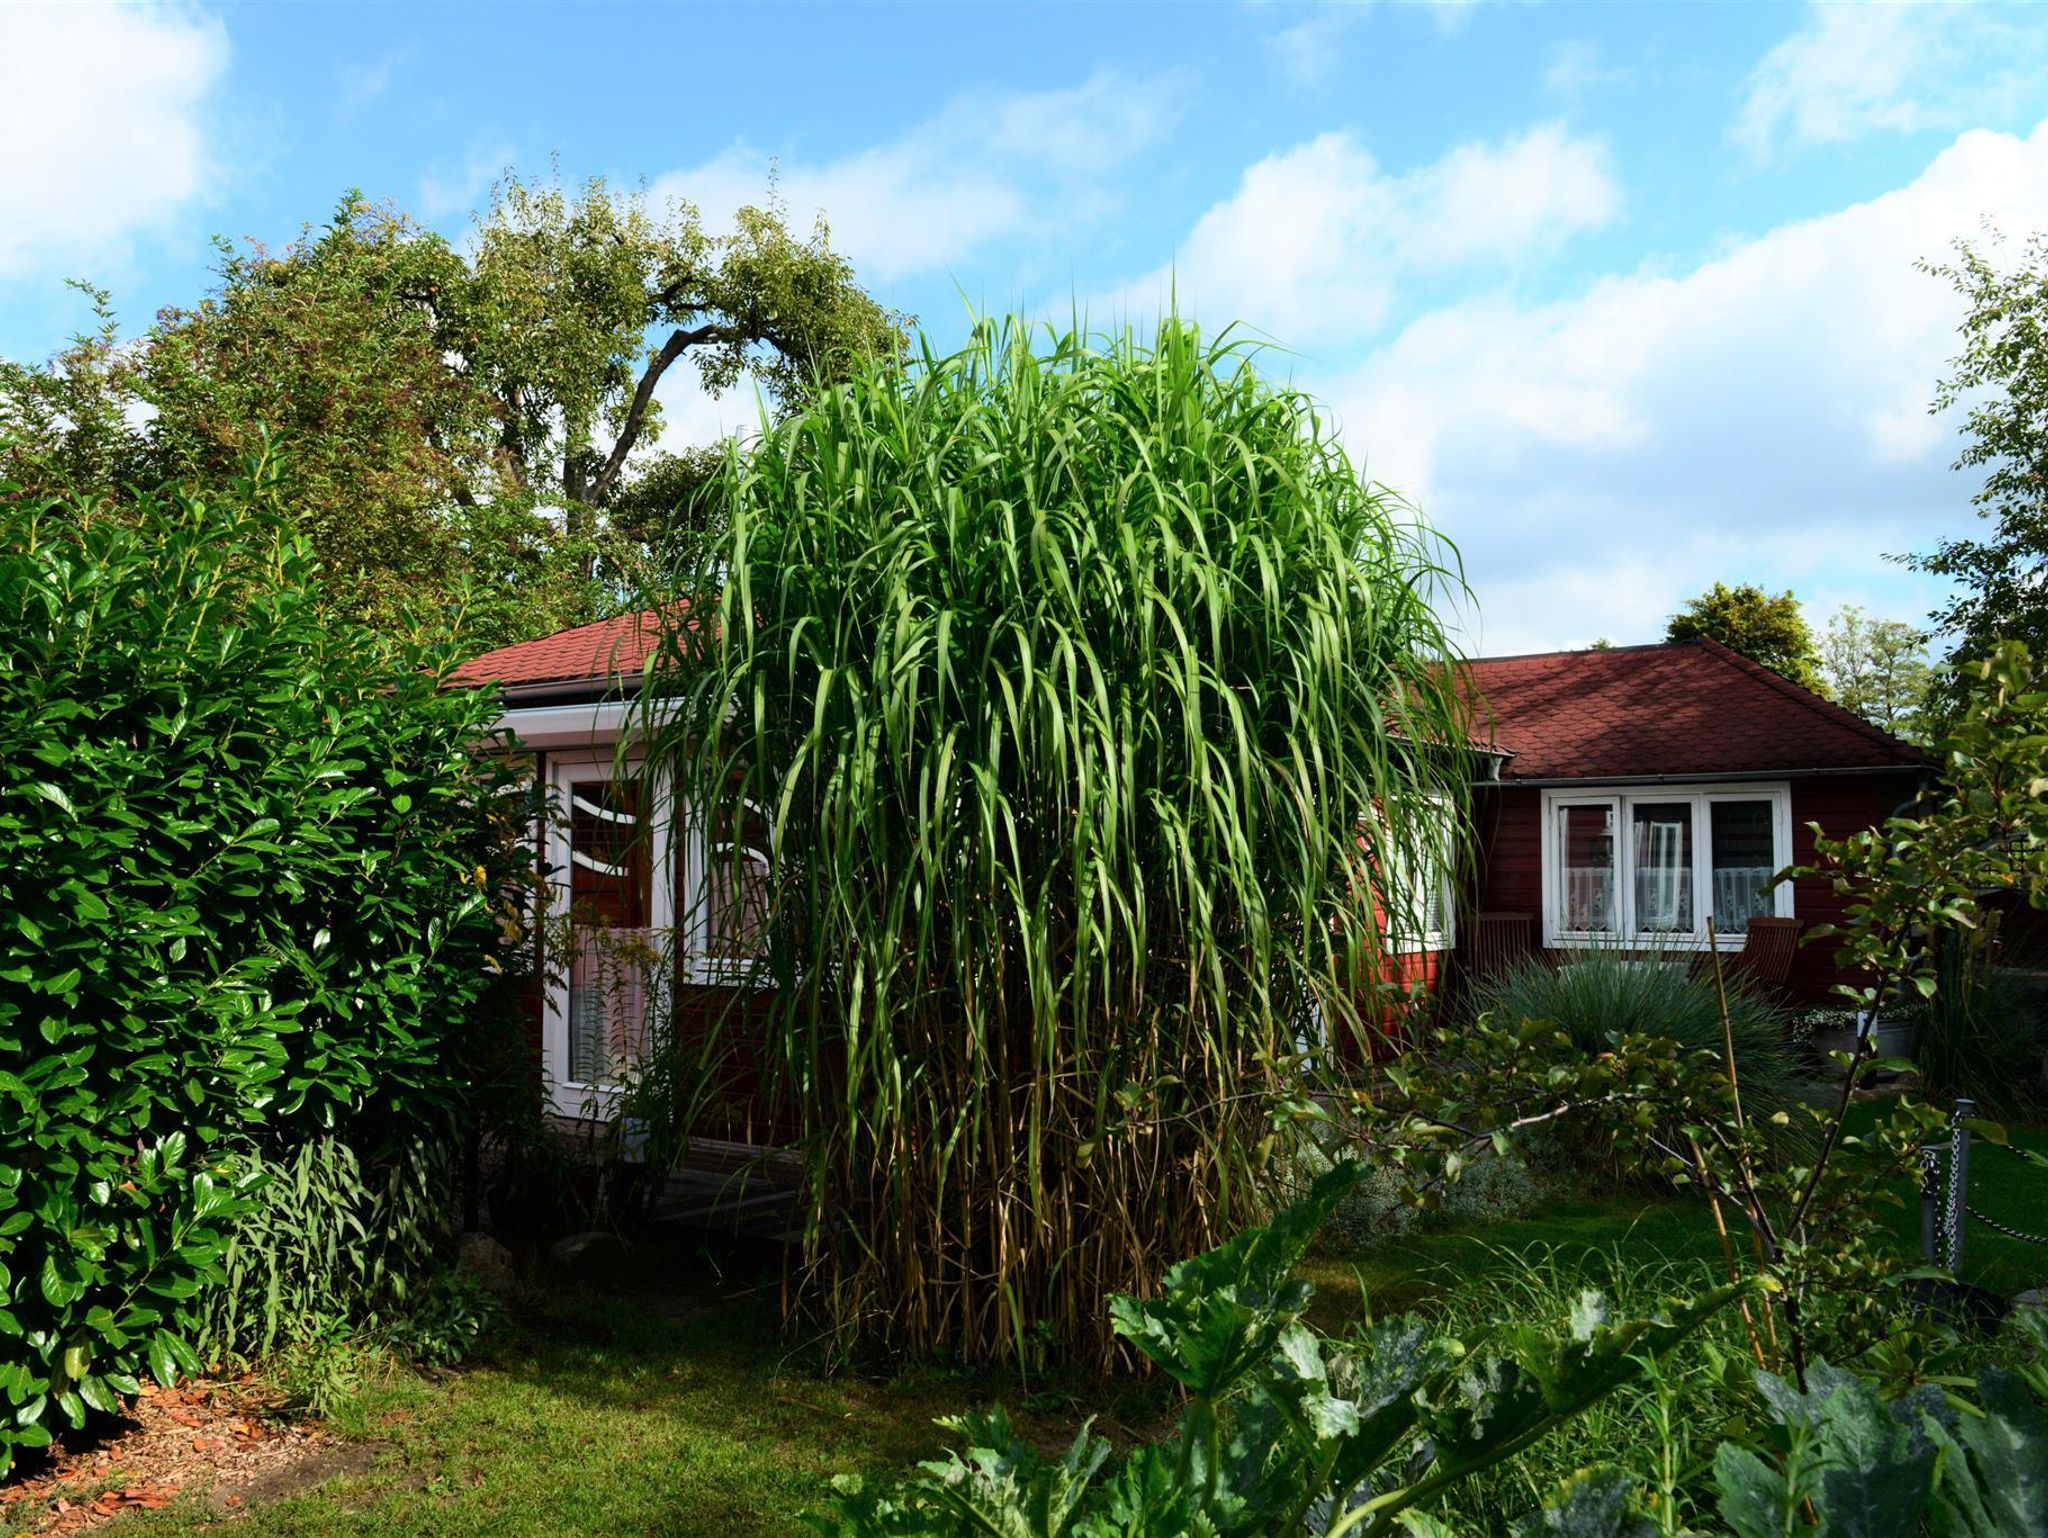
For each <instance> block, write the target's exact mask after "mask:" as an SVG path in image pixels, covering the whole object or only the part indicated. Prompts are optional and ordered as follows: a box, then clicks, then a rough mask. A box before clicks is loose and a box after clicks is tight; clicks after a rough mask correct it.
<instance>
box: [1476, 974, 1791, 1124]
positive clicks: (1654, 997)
mask: <svg viewBox="0 0 2048 1538" xmlns="http://www.w3.org/2000/svg"><path fill="white" fill-rule="evenodd" d="M1690 960H1691V957H1690V956H1674V957H1638V956H1631V955H1629V954H1628V953H1626V952H1623V951H1619V950H1590V951H1586V952H1583V953H1581V954H1578V955H1574V956H1573V957H1572V958H1571V959H1570V960H1568V961H1566V962H1564V963H1563V964H1562V965H1560V966H1552V965H1551V964H1550V963H1549V962H1548V961H1546V960H1544V959H1543V958H1542V957H1531V958H1529V959H1528V960H1526V961H1523V962H1522V963H1520V964H1519V965H1517V966H1515V967H1513V968H1511V969H1509V970H1508V971H1507V972H1505V973H1503V974H1501V975H1500V976H1499V977H1497V978H1495V979H1493V980H1492V981H1490V982H1488V983H1485V984H1483V985H1482V986H1481V987H1480V988H1479V990H1478V992H1477V996H1476V998H1475V1000H1474V1004H1475V1006H1476V1007H1477V1008H1478V1009H1480V1010H1482V1011H1484V1012H1486V1013H1489V1014H1492V1015H1493V1016H1495V1017H1496V1018H1498V1019H1501V1020H1504V1021H1511V1022H1512V1021H1522V1020H1543V1021H1548V1022H1549V1023H1550V1024H1552V1025H1554V1026H1556V1027H1557V1028H1558V1029H1559V1030H1561V1031H1563V1032H1564V1033H1565V1035H1566V1036H1568V1037H1569V1038H1570V1039H1571V1042H1572V1044H1573V1045H1574V1046H1576V1047H1578V1048H1579V1049H1580V1050H1581V1051H1583V1052H1585V1053H1586V1054H1587V1055H1588V1056H1597V1055H1598V1054H1599V1053H1602V1052H1605V1051H1607V1050H1609V1048H1610V1047H1611V1046H1612V1045H1613V1044H1614V1042H1616V1041H1617V1040H1619V1039H1620V1038H1622V1037H1624V1036H1632V1035H1633V1036H1664V1037H1669V1038H1670V1039H1672V1040H1673V1041H1675V1042H1677V1043H1678V1045H1679V1046H1680V1047H1681V1048H1683V1049H1685V1050H1687V1051H1705V1052H1711V1053H1712V1054H1713V1055H1714V1056H1715V1057H1716V1058H1719V1057H1721V1056H1722V1055H1723V1049H1722V1033H1721V1003H1720V998H1719V996H1718V994H1717V992H1716V990H1715V987H1714V980H1713V977H1712V976H1711V975H1710V974H1695V973H1694V972H1693V971H1692V970H1691V969H1690V968H1689V966H1688V962H1689V961H1690ZM1728 1023H1729V1026H1730V1028H1731V1033H1732V1035H1733V1037H1734V1041H1735V1064H1736V1070H1737V1072H1738V1074H1739V1075H1740V1077H1741V1080H1742V1100H1743V1104H1744V1105H1745V1106H1747V1107H1748V1109H1749V1111H1750V1114H1751V1115H1752V1116H1753V1117H1756V1118H1758V1119H1760V1120H1768V1119H1769V1118H1770V1117H1771V1116H1773V1115H1774V1114H1776V1113H1777V1112H1779V1111H1784V1110H1790V1109H1791V1108H1792V1107H1793V1106H1795V1105H1798V1104H1799V1103H1800V1100H1801V1096H1800V1091H1801V1089H1802V1087H1803V1075H1802V1073H1801V1071H1800V1066H1799V1058H1798V1055H1797V1054H1796V1053H1795V1052H1794V1050H1793V1048H1792V1046H1791V1043H1790V1041H1789V1039H1788V1034H1789V1020H1788V1018H1787V1015H1786V1013H1785V1011H1783V1010H1782V1009H1780V1008H1778V1007H1777V1006H1776V1005H1774V1004H1773V1003H1771V1002H1770V1001H1769V1000H1768V999H1765V998H1763V997H1762V996H1761V995H1759V994H1758V993H1757V992H1755V991H1754V990H1752V989H1749V988H1745V987H1743V986H1742V985H1741V984H1740V983H1738V982H1737V981H1736V980H1735V979H1733V978H1730V979H1729V982H1728ZM1558 1136H1559V1137H1563V1138H1564V1139H1565V1140H1566V1141H1567V1142H1569V1143H1570V1146H1571V1147H1572V1148H1573V1149H1574V1150H1575V1151H1576V1152H1577V1153H1583V1152H1584V1151H1585V1150H1584V1149H1583V1148H1581V1147H1580V1146H1579V1142H1578V1141H1573V1140H1572V1139H1571V1137H1570V1134H1569V1132H1566V1133H1560V1134H1558ZM1546 1142H1550V1143H1551V1144H1552V1146H1553V1152H1554V1151H1555V1139H1551V1138H1545V1139H1532V1140H1531V1142H1530V1152H1531V1153H1532V1155H1534V1154H1536V1153H1537V1152H1538V1151H1539V1150H1541V1149H1542V1148H1543V1146H1544V1144H1545V1143H1546Z"/></svg>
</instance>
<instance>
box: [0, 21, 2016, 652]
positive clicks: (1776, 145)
mask: <svg viewBox="0 0 2048 1538" xmlns="http://www.w3.org/2000/svg"><path fill="white" fill-rule="evenodd" d="M2044 66H2048V11H2034V10H2028V9H2024V8H1998V7H1991V6H1960V5H1954V6H1886V7H1877V6H1849V5H1842V6H1815V7H1800V6H1793V5H1755V6H1744V5H1733V4H1727V5H1714V6H1705V5H1685V6H1670V7H1664V6H1653V5H1647V4H1644V5H1626V6H1624V5H1612V4H1600V5H1570V4H1556V5H1543V4H1492V3H1483V0H1482V3H1471V4H1457V5H1440V6H1427V5H1404V4H1386V3H1381V4H1371V5H1363V4H1361V5H1344V6H1336V5H1329V6H1314V5H1299V4H1285V3H1280V0H1269V3H1263V4H1244V5H1234V4H1221V3H1218V4H1209V5H1199V6H1188V7H1181V8H1173V7H1168V6H1166V5H1163V4H1158V5H1140V6H1121V7H1120V6H1105V5H1087V6H1082V5H1078V4H1074V5H1039V6H1004V5H994V4H987V5H973V6H968V5H961V6H942V5H936V4H926V5H895V6H879V7H873V6H856V5H842V6H826V5H805V6H790V7H774V6H767V5H756V6H749V7H745V8H738V7H732V8H726V7H712V6H689V7H683V6H673V7H659V6H653V5H640V6H631V7H623V8H611V7H607V6H602V5H595V4H581V5H575V6H567V5H563V6H541V5H493V6H462V5H417V6H399V5H375V6H356V5H345V4H322V5H292V4H268V5H252V6H233V5H211V6H201V5H135V6H124V7H118V8H116V7H99V6H90V5H64V6H47V7H46V6H39V5H24V4H0V351H4V352H6V353H8V354H10V355H13V356H40V355H43V354H46V353H48V352H49V351H50V350H51V349H52V348H53V347H55V346H56V345H57V344H58V343H59V342H60V341H61V340H62V339H63V338H64V337H65V336H66V335H68V334H69V333H70V332H71V331H73V330H75V329H77V327H78V326H79V325H80V324H81V322H82V312H81V309H80V307H79V305H78V304H77V302H76V301H75V300H74V299H73V298H72V297H71V296H70V295H68V294H67V292H66V291H65V289H64V287H63V283H62V280H63V279H64V278H65V277H66V276H70V275H82V276H88V277H91V278H93V279H95V280H97V281H99V282H101V283H103V284H105V285H106V286H108V287H110V288H111V289H112V290H113V291H114V293H115V295H116V298H117V301H118V303H119V305H120V308H121V311H122V314H123V316H124V318H125V319H126V320H127V321H128V322H129V323H130V324H131V325H132V326H139V325H141V324H143V323H145V322H146V320H147V318H148V317H149V316H150V315H151V314H152V313H153V312H154V311H155V309H156V308H157V307H158V306H160V305H163V304H169V303H179V302H189V301H190V300H191V299H193V298H194V297H196V296H197V295H198V294H199V293H200V292H202V291H203V290H204V288H205V286H206V284H207V282H208V269H209V264H210V261H211V248H210V244H209V243H210V240H211V238H212V237H213V236H215V235H216V234H222V235H227V236H230V237H234V238H244V237H247V238H254V239H258V240H263V241H266V242H281V241H284V240H287V239H289V238H290V237H291V236H292V235H293V234H294V233H295V232H296V231H297V229H298V228H299V226H300V225H301V224H303V223H304V222H306V221H308V220H317V219H319V218H320V217H322V216H323V215H324V214H325V213H326V212H327V211H328V210H329V209H330V208H331V207H332V206H333V204H334V202H335V201H336V199H337V198H338V197H339V196H340V195H341V193H342V192H343V191H344V190H345V189H347V188H350V187H361V188H364V189H365V190H367V191H368V192H370V193H371V194H372V195H374V196H379V197H389V198H392V199H394V200H396V201H397V202H398V203H400V204H401V205H402V206H404V207H406V208H408V209H410V210H411V211H412V212H414V213H415V214H417V215H418V216H419V217H421V218H422V219H424V220H426V221H427V222H429V223H431V224H433V225H435V226H437V227H439V228H441V229H444V230H446V231H447V232H448V233H449V234H451V235H460V233H461V232H462V230H463V229H464V227H465V226H466V224H467V223H468V218H469V213H470V211H471V210H472V209H473V208H475V207H476V206H477V205H478V203H479V202H480V201H482V200H484V199H485V198H486V197H487V195H488V187H489V183H490V181H491V179H492V178H493V177H494V176H495V175H496V174H497V173H498V172H500V171H501V170H502V169H504V168H505V167H507V166H508V165H509V166H517V167H518V168H519V169H520V170H522V171H523V172H527V173H539V172H544V171H545V170H546V169H547V167H548V165H549V163H550V159H551V158H552V159H554V160H555V161H557V162H558V163H559V165H560V166H561V169H562V172H563V174H564V175H565V176H567V177H569V178H572V179H580V178H582V177H584V176H588V175H593V174H603V175H607V176H610V177H612V178H614V179H616V180H618V181H621V182H628V183H631V182H642V181H644V182H645V183H646V184H647V185H648V186H649V187H650V189H651V190H652V192H653V193H654V195H655V196H657V197H667V196H671V195H676V196H687V197H689V198H691V199H692V200H694V201H695V202H697V203H698V204H699V205H700V206H701V207H702V208H703V210H704V214H705V217H706V219H707V222H709V223H711V224H714V225H716V224H718V223H719V222H720V221H721V220H722V219H723V218H724V217H725V216H727V215H729V214H730V211H731V209H732V208H733V207H734V206H735V204H737V203H738V202H740V201H744V200H753V199H757V198H758V197H759V196H760V194H761V192H762V189H763V187H764V185H765V181H766V177H767V175H768V169H769V166H770V164H771V163H773V164H774V165H776V166H777V167H778V168H779V174H780V178H781V186H782V190H783V192H784V194H785V196H786V197H787V199H788V201H789V203H790V205H791V212H792V213H793V214H794V215H796V216H799V217H801V218H804V219H808V218H809V217H811V216H812V215H813V214H814V213H816V212H818V211H820V210H822V211H823V213H824V214H825V215H826V216H827V217H828V218H829V220H830V222H831V225H832V228H833V231H834V238H835V241H836V243H838V244H839V245H840V246H841V247H842V248H843V249H845V250H846V251H847V252H848V253H849V254H850V255H851V256H852V257H853V259H854V261H855V263H856V265H857V268H858V270H859V271H860V272H861V274H862V275H863V277H864V278H865V279H866V280H867V281H868V282H869V284H870V286H871V287H873V288H874V289H875V291H876V292H877V293H878V294H879V295H880V297H882V298H883V299H884V300H885V301H886V302H888V303H890V304H892V305H894V306H896V307H898V308H900V309H903V310H906V311H909V312H912V313H914V314H916V315H917V316H919V317H920V318H921V320H923V321H924V322H925V324H926V325H927V326H928V327H930V328H931V329H932V330H933V331H934V332H936V333H938V334H939V335H940V336H941V337H942V338H943V339H951V338H954V337H957V335H958V334H959V332H960V330H961V329H962V327H963V325H964V313H965V311H964V302H963V295H964V296H965V298H966V300H971V301H972V302H975V303H978V304H981V305H984V306H986V307H989V308H991V309H1007V308H1024V309H1028V310H1033V311H1045V312H1050V313H1065V312H1066V311H1067V309H1068V306H1069V304H1070V301H1071V300H1073V299H1075V298H1078V299H1079V300H1080V301H1081V302H1082V303H1083V304H1085V305H1086V306H1087V308H1088V309H1089V312H1090V314H1091V315H1092V316H1094V317H1095V318H1096V319H1098V320H1102V321H1108V320H1112V319H1116V318H1119V317H1122V316H1126V315H1128V316H1132V317H1135V318H1140V319H1142V318H1143V317H1144V316H1146V315H1148V314H1150V313H1152V312H1153V311H1154V310H1155V309H1156V308H1157V306H1158V304H1159V302H1160V299H1161V297H1162V295H1163V294H1164V293H1165V291H1166V288H1167V285H1168V283H1169V282H1171V283H1172V284H1173V285H1174V286H1175V287H1176V288H1177V291H1178V293H1179V295H1180V299H1181V303H1182V306H1183V308H1184V309H1192V310H1194V311H1195V312H1196V313H1197V314H1198V315H1199V316H1200V317H1201V318H1202V319H1203V320H1204V321H1205V322H1206V323H1210V324H1221V323H1224V322H1228V321H1242V322H1245V323H1247V324H1249V325H1251V326H1253V327H1255V328H1257V329H1259V330H1260V331H1262V332H1264V333H1265V334H1268V335H1270V336H1271V337H1273V338H1274V339H1275V340H1276V341H1277V342H1279V343H1280V344H1283V346H1284V348H1285V351H1283V352H1276V353H1275V354H1274V355H1273V356H1272V358H1271V359H1270V366H1271V367H1272V368H1273V369H1274V370H1275V371H1276V372H1280V373H1285V374H1288V375H1291V376H1292V377H1293V378H1295V379H1296V380H1297V381H1298V382H1300V383H1301V384H1303V385H1305V386H1307V387H1308V388H1310V389H1311V390H1313V391H1314V392H1315V393H1316V394H1317V395H1318V396H1319V397H1320V398H1321V399H1323V400H1324V401H1325V402H1326V403H1327V404H1328V406H1329V408H1330V410H1331V412H1332V414H1333V415H1334V416H1335V417H1336V419H1337V420H1338V421H1339V422H1340V423H1341V424H1342V427H1343V431H1344V434H1345V438H1346V442H1347V444H1348V445H1349V446H1350V447H1351V449H1352V450H1353V452H1354V453H1356V454H1357V455H1358V456H1359V457H1360V458H1361V459H1362V460H1363V461H1364V463H1365V465H1366V467H1367V469H1368V471H1369V472H1370V473H1372V474H1374V475H1375V476H1377V477H1379V478H1381V479H1383V480H1385V481H1386V482H1387V483H1389V484H1390V485H1392V486H1394V487H1395V488H1397V489H1398V490H1400V491H1402V492H1403V493H1404V494H1406V495H1407V496H1408V497H1410V498H1411V499H1412V500H1413V501H1414V502H1415V503H1416V504H1417V505H1418V506H1420V507H1421V509H1422V510H1423V512H1424V513H1425V515H1426V516H1428V517H1429V518H1430V519H1431V521H1432V522H1433V523H1435V524H1436V525H1437V526H1438V527H1439V528H1440V529H1442V530H1443V531H1444V532H1445V533H1446V534H1447V535H1449V536H1450V538H1451V539H1452V540H1453V541H1455V543H1456V544H1457V545H1458V547H1459V548H1460V550H1461V551H1462V553H1463V556H1464V559H1465V561H1466V563H1467V568H1468V573H1469V576H1470V580H1471V582H1472V586H1473V588H1474V591H1475V595H1476V600H1477V602H1476V606H1475V607H1474V608H1473V609H1471V610H1470V611H1469V612H1468V613H1467V614H1466V615H1465V617H1464V623H1465V628H1466V632H1467V638H1468V643H1469V644H1470V645H1472V646H1473V647H1474V649H1476V650H1481V651H1485V652H1503V651H1513V650H1527V649H1535V648H1542V647H1549V646H1570V645H1581V644H1584V643H1586V642H1588V641H1590V640H1592V639H1593V638H1594V637H1595V636H1599V635H1606V636H1609V637H1611V638H1613V639H1615V640H1617V641H1637V640H1650V639H1655V638H1656V636H1657V635H1658V634H1659V633H1660V632H1661V629H1662V624H1663V620H1664V618H1665V616H1666V615H1668V614H1669V613H1670V611H1671V610H1672V609H1673V608H1674V607H1676V605H1677V604H1678V603H1679V602H1680V601H1681V600H1682V599H1683V598H1684V597H1685V596H1687V595H1688V594H1690V593H1692V592H1694V591H1697V590H1698V589H1699V588H1700V587H1702V586H1704V585H1705V584H1706V583H1707V582H1709V581H1711V580H1713V579H1716V578H1723V579H1726V580H1730V581H1737V580H1748V581H1757V582H1762V583H1765V584H1767V585H1769V586H1772V587H1785V586H1790V587H1793V588H1794V589H1796V590H1797V591H1798V592H1799V594H1800V595H1801V597H1802V598H1804V599H1805V600H1806V601H1807V602H1808V604H1809V607H1810V609H1811V610H1812V611H1813V614H1814V617H1815V618H1816V619H1819V618H1821V617H1823V616H1824V615H1825V613H1826V612H1828V611H1829V610H1831V609H1832V608H1833V607H1834V606H1835V605H1837V604H1839V603H1842V602H1859V603H1862V604H1864V605H1866V606H1867V607H1869V608H1870V609H1872V610H1873V611H1876V612H1879V613H1882V614H1887V615H1894V616H1898V617H1902V618H1918V617H1919V616H1920V615H1921V614H1922V613H1923V612H1924V611H1925V610H1926V609H1927V608H1928V607H1929V605H1930V603H1931V602H1932V601H1933V600H1934V599H1935V598H1936V597H1938V594H1937V593H1936V592H1935V591H1934V590H1933V589H1931V588H1930V587H1929V586H1928V584H1926V582H1925V581H1924V580H1923V579H1920V578H1917V577H1914V576H1913V575H1912V574H1910V573H1907V572H1905V571H1903V570H1901V569H1900V568H1898V567H1897V566H1896V565H1895V564H1892V563H1890V562H1888V561H1887V560H1886V559H1885V557H1886V554H1887V552H1894V551H1899V550H1907V549H1913V548H1923V547H1925V546H1927V545H1929V544H1930V543H1932V541H1933V540H1935V539H1936V538H1938V537H1939V536H1940V535H1942V534H1944V533H1949V532H1957V531H1961V530H1964V529H1966V528H1968V527H1969V526H1970V525H1971V524H1972V523H1973V522H1974V518H1973V515H1972V513H1971V511H1970V508H1969V500H1970V496H1971V493H1972V492H1973V490H1974V489H1975V488H1974V484H1973V482H1972V481H1971V479H1970V478H1968V477H1967V476H1964V475H1958V474H1955V473H1953V472H1951V471H1950V470H1949V469H1948V465H1949V462H1950V461H1951V460H1952V459H1953V457H1954V454H1955V448H1956V440H1955V438H1954V436H1953V429H1954V424H1953V423H1952V422H1947V421H1942V420H1938V419H1932V418H1930V417H1928V415H1927V414H1926V410H1925V407H1926V402H1927V399H1928V396H1929V394H1930V392H1931V388H1932V385H1933V382H1934V380H1935V378H1936V377H1937V376H1938V375H1939V373H1940V372H1941V369H1942V365H1943V360H1944V359H1945V358H1946V357H1947V356H1948V355H1949V354H1950V353H1951V352H1952V351H1953V349H1954V324H1955V319H1956V314H1957V309H1956V304H1955V301H1954V300H1953V298H1952V297H1951V296H1950V295H1949V294H1948V293H1947V291H1946V290H1945V289H1944V288H1943V287H1942V286H1941V285H1940V284H1939V283H1937V282H1936V281H1935V280H1933V279H1930V278H1928V277H1925V276H1923V275H1921V274H1919V273H1917V272H1915V271H1914V269H1913V262H1914V261H1915V260H1916V259H1917V258H1922V257H1933V258H1939V257H1940V256H1941V255H1942V254H1943V252H1944V251H1945V249H1946V247H1947V245H1948V243H1949V242H1950V241H1951V240H1952V239H1954V238H1955V237H1957V236H1959V235H1969V234H1974V233H1976V232H1977V231H1978V230H1979V229H1980V228H1981V227H1982V225H1983V223H1984V221H1986V220H1990V221H1992V222H1994V223H1995V224H1996V225H1997V226H1998V227H2000V228H2001V229H2003V230H2005V231H2006V232H2008V233H2009V234H2012V235H2024V234H2025V233H2027V232H2029V231H2032V230H2035V229H2048V127H2044V126H2043V120H2044V119H2048V67H2044ZM669 394H670V398H669V401H668V404H669V407H670V409H671V414H672V419H673V422H674V424H675V427H674V431H675V433H676V434H677V435H680V436H704V435H708V434H711V433H715V432H716V431H717V430H718V429H719V427H720V426H721V425H728V424H737V423H741V422H744V421H745V420H747V419H748V418H749V416H750V415H751V409H752V408H751V404H750V402H749V401H747V400H740V399H733V398H731V397H728V398H727V399H726V400H724V401H711V400H708V399H706V398H704V397H703V396H702V395H701V394H700V393H698V392H697V391H696V390H695V389H694V388H692V386H691V384H690V381H689V380H687V379H681V380H678V381H677V384H676V387H675V388H674V389H673V390H672V391H670V392H669Z"/></svg>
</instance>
